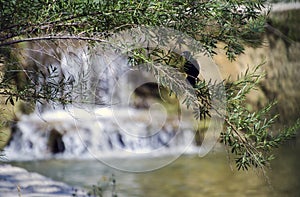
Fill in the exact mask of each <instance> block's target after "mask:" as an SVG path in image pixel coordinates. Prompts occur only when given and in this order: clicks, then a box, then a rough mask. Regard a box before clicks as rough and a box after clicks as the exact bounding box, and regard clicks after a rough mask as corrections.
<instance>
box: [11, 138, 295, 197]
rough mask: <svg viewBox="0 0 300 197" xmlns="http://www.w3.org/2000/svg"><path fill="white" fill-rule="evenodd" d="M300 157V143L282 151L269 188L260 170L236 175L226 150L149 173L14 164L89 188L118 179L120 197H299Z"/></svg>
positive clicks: (145, 162)
mask: <svg viewBox="0 0 300 197" xmlns="http://www.w3.org/2000/svg"><path fill="white" fill-rule="evenodd" d="M299 153H300V143H299V140H298V142H295V141H294V142H293V143H291V144H286V145H285V146H283V147H282V148H280V149H279V150H278V151H277V157H278V158H277V159H275V160H274V161H273V162H272V165H271V170H268V172H267V176H268V179H269V180H268V181H269V183H268V181H267V180H266V177H265V176H263V175H262V174H261V173H259V172H256V171H252V170H250V171H247V172H243V171H241V172H238V171H236V170H234V171H232V170H231V168H230V165H229V163H228V158H227V156H226V153H224V152H222V151H214V152H211V153H210V154H209V155H207V156H205V157H203V158H200V157H198V156H197V155H195V154H194V155H183V156H181V157H180V158H178V159H177V160H175V161H174V162H171V163H170V164H169V165H167V166H165V167H163V168H161V169H158V170H154V171H150V172H147V173H132V172H131V173H130V172H122V171H118V170H115V169H113V168H111V167H109V166H106V165H104V164H103V163H101V162H99V161H95V160H47V161H29V162H14V163H13V165H16V166H21V167H25V168H26V169H28V170H30V171H36V172H39V173H41V174H44V175H46V176H49V177H51V178H53V179H56V180H61V181H64V182H66V183H69V184H71V185H77V186H84V187H88V186H91V185H93V184H96V183H97V182H99V181H100V182H101V181H102V182H103V180H105V179H106V180H108V179H109V178H110V177H111V176H112V174H114V176H115V179H116V183H117V184H116V185H117V194H118V196H120V197H121V196H128V197H129V196H130V197H133V196H139V197H142V196H143V197H157V196H163V197H182V196H185V197H201V196H237V197H240V196H278V197H284V196H286V197H296V196H298V195H299V193H300V171H299V167H300V159H299ZM166 157H168V156H166ZM164 159H165V158H164V157H151V158H123V159H117V158H111V162H112V163H114V162H115V163H118V164H120V163H121V165H122V166H123V167H125V168H126V166H130V167H135V168H140V167H141V166H143V167H147V166H151V165H153V163H157V162H160V160H164ZM108 196H109V195H108Z"/></svg>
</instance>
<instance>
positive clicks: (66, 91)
mask: <svg viewBox="0 0 300 197" xmlns="http://www.w3.org/2000/svg"><path fill="white" fill-rule="evenodd" d="M47 69H48V73H50V75H49V76H46V75H44V73H43V72H40V73H39V74H40V79H39V80H35V79H33V78H31V79H28V78H27V81H22V82H19V83H23V87H22V88H17V87H16V84H14V83H13V81H14V80H13V77H14V76H13V75H7V76H6V77H5V78H4V80H3V81H1V83H0V95H3V96H6V97H7V99H6V102H5V104H7V103H8V102H9V103H10V104H11V105H14V103H15V101H16V102H17V101H18V100H19V99H20V100H23V101H26V102H30V103H35V102H39V103H49V102H55V103H60V104H63V105H66V104H68V103H71V102H72V100H73V99H72V95H71V94H72V89H73V86H74V83H73V80H72V79H71V78H67V79H65V78H64V77H61V78H60V79H59V81H57V79H58V73H57V68H56V67H53V66H50V67H49V68H47ZM9 72H10V71H8V73H9ZM41 82H43V83H41Z"/></svg>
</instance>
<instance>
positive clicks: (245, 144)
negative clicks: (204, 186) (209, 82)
mask: <svg viewBox="0 0 300 197" xmlns="http://www.w3.org/2000/svg"><path fill="white" fill-rule="evenodd" d="M257 68H258V67H257ZM257 68H256V69H255V70H254V71H251V72H250V71H249V70H247V72H246V73H245V75H244V76H243V77H241V78H240V79H239V80H237V81H234V82H231V83H227V84H226V92H227V115H226V117H225V122H226V124H227V127H226V130H225V131H223V132H222V133H221V141H222V142H223V143H224V144H225V145H227V146H228V147H230V149H231V150H230V151H231V153H233V154H234V155H235V161H236V166H237V168H238V169H243V170H247V169H248V168H249V167H260V168H263V167H264V166H266V165H267V164H269V162H270V161H271V160H272V159H274V156H273V154H272V153H271V150H272V149H273V148H277V147H278V145H279V144H281V143H283V142H285V141H286V140H288V139H291V138H292V137H295V134H296V132H297V130H298V129H299V128H300V121H298V122H296V123H295V124H294V125H293V126H292V127H290V128H289V129H286V130H283V131H281V132H279V133H278V132H272V129H274V128H273V125H274V123H275V121H276V118H277V115H275V116H270V109H271V108H272V107H273V106H274V105H275V103H270V104H268V105H267V106H265V107H264V108H262V109H260V110H257V111H255V112H251V111H249V109H248V108H247V106H246V96H247V95H248V93H249V92H250V91H253V89H255V88H257V85H258V84H259V82H260V80H261V78H262V77H263V75H262V74H259V73H257Z"/></svg>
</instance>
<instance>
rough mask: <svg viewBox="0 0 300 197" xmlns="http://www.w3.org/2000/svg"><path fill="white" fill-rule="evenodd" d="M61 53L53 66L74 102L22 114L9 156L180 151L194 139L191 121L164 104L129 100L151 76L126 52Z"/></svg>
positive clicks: (76, 50)
mask: <svg viewBox="0 0 300 197" xmlns="http://www.w3.org/2000/svg"><path fill="white" fill-rule="evenodd" d="M104 51H105V52H104ZM60 53H61V59H60V61H59V64H56V65H55V66H57V67H59V69H56V70H61V72H62V75H63V76H64V77H65V79H72V81H73V84H72V85H71V86H69V87H67V88H66V89H65V91H67V92H68V91H71V98H72V101H73V103H72V104H69V105H67V106H64V107H56V108H55V109H53V108H52V109H47V110H45V111H43V112H40V111H39V110H36V111H35V112H34V113H33V114H30V115H23V116H21V117H20V121H19V122H18V123H17V124H16V127H15V128H16V129H15V131H14V135H13V138H12V140H11V142H10V144H9V146H7V147H6V148H5V152H6V155H7V157H8V159H12V160H20V159H34V158H38V159H45V158H50V157H53V156H55V157H62V158H97V159H98V158H103V157H111V156H113V157H124V156H126V157H127V156H150V155H161V154H163V153H165V154H170V153H174V152H182V151H183V150H185V149H186V148H187V147H188V146H189V145H191V144H192V143H193V137H194V132H193V131H192V129H193V126H192V125H189V124H188V123H186V124H185V125H183V124H182V122H181V120H180V119H178V118H176V117H177V115H176V114H175V115H170V114H168V113H167V112H166V110H165V109H164V107H163V106H162V105H160V104H154V105H152V106H150V108H149V109H142V110H137V109H134V108H132V107H130V106H129V102H130V101H129V100H128V99H130V96H131V94H132V93H133V92H132V91H134V89H135V88H136V87H137V86H140V85H142V84H143V83H147V82H151V79H150V78H149V77H148V76H147V77H145V79H143V76H142V75H143V73H142V72H140V73H138V74H136V73H134V71H132V70H130V69H129V66H128V60H127V58H125V57H124V56H122V55H118V54H116V53H114V52H113V51H111V50H110V51H109V50H108V51H107V50H103V49H101V48H99V47H95V48H93V49H88V47H86V46H85V45H84V46H80V48H74V47H70V46H68V47H67V48H66V49H63V50H61V51H60ZM36 61H39V60H36ZM49 65H50V64H49ZM49 65H48V66H49ZM44 66H45V65H44ZM46 66H47V65H46ZM51 66H53V65H51ZM57 76H58V77H61V75H57ZM133 76H134V77H137V76H138V77H140V78H142V80H138V79H137V78H132V77H133ZM57 81H59V80H58V79H57ZM60 94H65V92H61V93H60ZM174 117H175V118H174ZM51 136H52V137H51ZM53 136H55V137H53ZM51 146H55V147H54V149H55V151H53V149H52V150H51ZM52 148H53V147H52Z"/></svg>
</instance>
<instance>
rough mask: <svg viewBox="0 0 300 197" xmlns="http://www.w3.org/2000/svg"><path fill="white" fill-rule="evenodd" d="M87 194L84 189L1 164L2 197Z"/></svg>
mask: <svg viewBox="0 0 300 197" xmlns="http://www.w3.org/2000/svg"><path fill="white" fill-rule="evenodd" d="M18 196H19V197H37V196H39V197H44V196H45V197H51V196H58V197H70V196H77V197H83V196H87V195H86V192H85V191H84V190H82V189H78V188H74V187H71V186H69V185H67V184H65V183H62V182H58V181H54V180H51V179H49V178H47V177H44V176H42V175H40V174H38V173H34V172H28V171H26V170H24V169H22V168H19V167H14V166H11V165H0V197H18Z"/></svg>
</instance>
